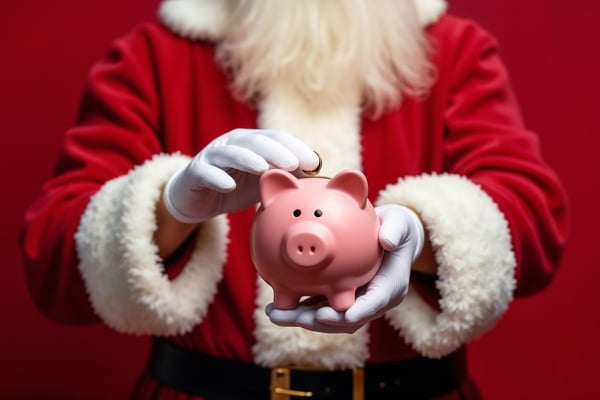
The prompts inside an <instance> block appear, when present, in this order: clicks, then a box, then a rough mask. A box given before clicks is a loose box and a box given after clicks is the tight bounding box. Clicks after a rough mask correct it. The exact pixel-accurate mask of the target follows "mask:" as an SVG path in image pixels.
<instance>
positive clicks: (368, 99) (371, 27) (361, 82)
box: [217, 0, 434, 114]
mask: <svg viewBox="0 0 600 400" xmlns="http://www.w3.org/2000/svg"><path fill="white" fill-rule="evenodd" d="M230 5H231V7H232V10H231V13H232V14H231V20H230V24H229V28H228V30H227V32H226V34H225V37H224V39H223V41H222V42H221V43H220V44H219V47H218V53H217V55H218V58H219V61H220V62H221V64H222V65H223V66H224V67H225V68H226V69H227V70H228V71H230V72H231V73H232V76H233V89H234V92H235V93H236V94H237V95H238V96H239V97H241V98H242V99H244V100H260V99H262V98H265V97H267V96H269V94H270V93H269V90H270V88H272V87H275V86H277V87H279V88H281V87H282V85H285V86H287V87H288V90H289V91H291V92H293V93H296V95H297V96H298V97H299V98H301V99H304V101H305V102H306V106H307V107H310V108H318V109H323V108H329V107H331V106H336V107H337V106H340V105H343V104H347V105H351V106H357V105H359V106H361V107H362V108H363V109H365V108H366V109H369V110H371V111H372V112H373V113H374V114H379V113H381V112H382V111H384V110H385V109H386V108H389V107H394V106H397V105H399V104H400V102H401V100H402V97H403V96H404V95H411V96H419V95H422V94H424V93H425V92H426V91H427V90H428V89H429V87H430V86H431V83H432V81H433V75H434V74H433V68H432V65H431V63H430V61H429V54H428V52H429V44H428V41H427V39H426V36H425V32H424V30H423V28H422V26H421V24H420V22H419V19H418V16H417V11H416V9H415V5H414V2H413V1H406V0H301V1H299V0H298V1H281V0H252V1H244V0H233V1H232V3H231V4H230Z"/></svg>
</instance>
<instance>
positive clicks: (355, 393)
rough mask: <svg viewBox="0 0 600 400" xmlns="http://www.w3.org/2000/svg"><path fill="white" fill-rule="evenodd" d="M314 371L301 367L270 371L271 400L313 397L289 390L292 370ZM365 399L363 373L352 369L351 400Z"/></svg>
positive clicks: (306, 393) (311, 394)
mask: <svg viewBox="0 0 600 400" xmlns="http://www.w3.org/2000/svg"><path fill="white" fill-rule="evenodd" d="M294 369H296V370H315V371H318V369H316V368H303V367H276V368H272V369H271V400H291V398H290V396H295V397H313V393H312V392H305V391H301V390H294V389H291V388H290V381H291V371H292V370H294ZM364 398H365V372H364V370H363V369H362V368H354V369H352V400H364Z"/></svg>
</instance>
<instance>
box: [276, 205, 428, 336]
mask: <svg viewBox="0 0 600 400" xmlns="http://www.w3.org/2000/svg"><path fill="white" fill-rule="evenodd" d="M375 211H376V212H377V215H379V219H380V220H381V228H380V229H379V243H380V244H381V247H383V249H384V256H383V261H382V263H381V266H380V267H379V270H378V271H377V274H375V276H374V277H373V279H371V281H370V282H369V283H368V284H367V285H366V286H364V287H362V288H361V289H359V293H357V298H356V301H355V302H354V304H353V305H352V306H351V307H350V308H349V309H348V310H346V311H345V312H340V311H336V310H334V309H333V308H331V307H330V306H329V305H327V300H326V299H325V298H323V297H311V298H308V299H306V300H304V301H302V302H301V303H300V304H299V305H298V307H296V308H295V309H292V310H281V309H277V308H275V307H274V306H273V304H272V303H271V304H269V305H268V306H267V308H266V313H267V315H268V316H269V318H270V319H271V321H272V322H273V323H275V324H277V325H281V326H300V327H303V328H305V329H310V330H313V331H318V332H327V333H353V332H355V331H356V330H357V329H359V328H360V327H361V326H363V325H364V324H366V323H367V322H369V321H371V320H374V319H376V318H379V317H380V316H382V315H383V314H384V313H385V312H386V311H388V310H390V309H391V308H393V307H396V306H397V305H398V304H400V303H401V302H402V300H404V297H405V296H406V293H407V291H408V283H409V279H410V271H411V266H412V263H413V262H414V260H415V259H416V258H417V257H418V256H419V254H421V250H422V249H423V242H424V240H425V239H424V230H423V225H422V224H421V221H420V220H419V218H418V217H417V215H416V214H415V213H414V212H413V211H412V210H410V209H408V208H406V207H403V206H400V205H394V204H387V205H383V206H379V207H376V208H375Z"/></svg>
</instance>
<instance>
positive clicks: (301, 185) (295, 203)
mask: <svg viewBox="0 0 600 400" xmlns="http://www.w3.org/2000/svg"><path fill="white" fill-rule="evenodd" d="M367 191H368V186H367V179H366V178H365V176H364V175H363V173H362V172H360V171H354V170H345V171H342V172H340V173H339V174H337V175H336V176H335V177H333V178H331V179H329V178H324V177H306V178H300V179H298V178H296V177H295V176H294V175H292V174H291V173H289V172H286V171H283V170H277V169H273V170H269V171H267V172H265V173H264V174H263V175H262V177H261V179H260V200H261V206H260V207H259V209H258V211H257V214H256V216H255V219H254V223H253V225H252V234H251V243H250V250H251V254H252V260H253V261H254V264H255V267H256V270H257V272H258V273H259V274H260V275H261V276H262V278H263V279H264V280H265V281H266V282H267V283H268V284H269V285H270V286H271V287H272V288H273V291H274V300H273V303H274V304H275V306H276V307H277V308H281V309H290V308H294V307H296V306H297V305H298V302H299V301H300V298H301V297H302V296H315V295H322V296H325V297H326V298H327V301H328V302H329V305H330V306H331V307H333V308H334V309H336V310H338V311H344V310H346V309H348V308H349V307H350V306H351V305H352V304H353V303H354V300H355V293H356V289H357V288H358V287H360V286H363V285H364V284H366V283H367V282H369V280H371V278H372V277H373V275H375V273H376V272H377V269H378V268H379V265H380V263H381V259H382V257H383V249H382V248H381V246H380V245H379V240H378V234H379V226H380V222H379V218H378V216H377V214H376V213H375V210H374V208H373V205H372V204H371V202H370V201H369V200H368V199H367Z"/></svg>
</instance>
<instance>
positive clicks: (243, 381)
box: [148, 339, 466, 400]
mask: <svg viewBox="0 0 600 400" xmlns="http://www.w3.org/2000/svg"><path fill="white" fill-rule="evenodd" d="M148 373H149V374H150V375H151V376H152V377H153V378H154V379H156V380H157V381H159V382H160V383H162V384H164V385H167V386H170V387H172V388H174V389H176V390H178V391H181V392H185V393H187V394H190V395H196V396H201V397H205V398H207V399H209V400H234V399H235V400H242V399H253V400H258V399H276V398H282V399H283V398H294V399H296V398H301V397H306V395H307V394H309V395H310V398H312V399H319V400H321V399H348V400H350V399H353V398H361V397H353V393H354V395H355V393H356V391H357V390H361V391H362V390H364V398H366V399H368V400H372V399H377V400H385V399H399V398H402V399H427V398H431V397H436V396H441V395H443V394H446V393H449V392H451V391H453V390H455V389H456V388H457V387H459V386H460V385H461V384H462V382H463V381H464V379H465V377H466V363H465V352H464V350H459V351H457V352H455V353H453V354H451V355H449V356H446V357H443V358H441V359H427V358H421V357H419V358H413V359H409V360H402V361H393V362H385V363H377V364H367V365H366V366H365V368H364V370H363V369H355V370H340V371H329V370H313V369H303V368H298V369H296V368H287V367H284V368H273V369H271V368H265V367H260V366H257V365H255V364H252V363H247V362H240V361H234V360H228V359H224V358H218V357H213V356H210V355H207V354H204V353H200V352H197V351H193V350H189V349H185V348H183V347H180V346H177V345H175V344H173V343H171V342H168V341H166V340H164V339H155V340H154V341H153V345H152V351H151V355H150V360H149V365H148ZM281 380H283V381H285V380H288V383H289V386H288V387H287V388H286V387H285V385H284V386H282V387H281V388H280V389H277V390H278V391H279V393H281V395H280V396H279V395H273V394H272V391H273V390H276V388H275V386H277V385H278V384H279V383H278V382H276V381H279V382H281ZM359 380H360V382H358V381H359ZM357 385H358V386H357ZM286 393H287V395H289V394H292V396H291V397H286ZM273 396H274V397H273ZM278 396H279V397H278ZM361 396H362V395H361Z"/></svg>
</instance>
